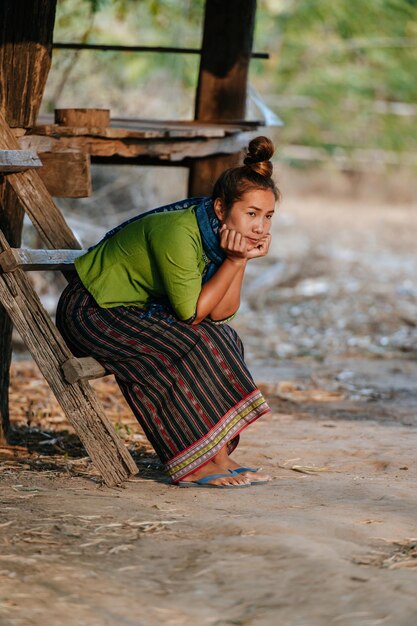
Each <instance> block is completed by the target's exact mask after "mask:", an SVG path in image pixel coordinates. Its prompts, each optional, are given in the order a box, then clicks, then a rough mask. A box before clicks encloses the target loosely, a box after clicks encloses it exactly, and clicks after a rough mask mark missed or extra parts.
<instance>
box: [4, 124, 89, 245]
mask: <svg viewBox="0 0 417 626" xmlns="http://www.w3.org/2000/svg"><path fill="white" fill-rule="evenodd" d="M18 149H19V144H18V143H17V140H16V138H15V137H14V135H13V133H12V132H11V130H10V128H9V127H8V126H7V124H6V122H5V120H4V117H3V116H2V115H1V113H0V150H18ZM7 182H8V183H9V184H10V186H11V187H12V188H13V190H14V192H15V193H16V195H17V196H18V197H19V202H20V204H21V205H22V207H23V208H24V210H25V211H26V213H27V214H28V216H29V217H30V219H31V220H32V222H33V224H34V226H35V227H36V229H37V230H38V232H39V234H40V236H41V237H42V239H43V241H44V242H45V244H46V245H47V246H48V247H50V248H76V249H77V248H78V249H80V248H81V245H80V243H79V241H78V240H77V239H76V237H75V236H74V234H73V232H72V230H71V229H70V227H69V226H68V224H67V223H66V221H65V219H64V217H63V215H62V213H61V211H60V210H59V209H58V207H57V206H56V205H55V203H54V201H53V200H52V198H51V196H50V194H49V193H48V190H47V189H46V187H45V185H44V183H43V182H42V180H41V179H40V177H39V174H38V173H37V172H36V171H34V170H28V171H26V172H19V173H17V174H9V175H8V177H7Z"/></svg>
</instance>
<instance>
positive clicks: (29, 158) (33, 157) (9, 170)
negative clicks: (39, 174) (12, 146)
mask: <svg viewBox="0 0 417 626" xmlns="http://www.w3.org/2000/svg"><path fill="white" fill-rule="evenodd" d="M34 167H42V162H41V160H40V159H39V157H38V155H37V154H36V152H34V151H33V150H0V174H13V173H15V172H24V171H25V170H28V169H33V168H34Z"/></svg>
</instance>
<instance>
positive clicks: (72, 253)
mask: <svg viewBox="0 0 417 626" xmlns="http://www.w3.org/2000/svg"><path fill="white" fill-rule="evenodd" d="M85 252H86V250H31V249H29V248H8V249H7V250H4V252H2V253H0V267H1V268H2V270H3V272H13V271H14V270H15V269H17V268H18V267H20V268H21V269H22V270H24V271H31V270H48V271H52V270H61V271H65V270H71V269H73V267H74V261H75V259H76V258H77V257H79V256H82V255H83V254H85Z"/></svg>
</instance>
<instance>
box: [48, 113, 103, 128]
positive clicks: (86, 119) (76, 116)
mask: <svg viewBox="0 0 417 626" xmlns="http://www.w3.org/2000/svg"><path fill="white" fill-rule="evenodd" d="M54 115H55V124H59V125H61V126H86V127H89V126H96V127H104V126H109V124H110V109H55V112H54Z"/></svg>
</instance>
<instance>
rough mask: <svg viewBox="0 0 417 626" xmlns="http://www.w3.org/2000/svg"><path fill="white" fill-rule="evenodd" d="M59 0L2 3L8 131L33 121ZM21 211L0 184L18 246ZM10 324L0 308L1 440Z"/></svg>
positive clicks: (0, 60) (1, 85)
mask: <svg viewBox="0 0 417 626" xmlns="http://www.w3.org/2000/svg"><path fill="white" fill-rule="evenodd" d="M56 2H57V0H32V1H31V2H27V0H2V2H0V111H1V112H2V113H3V115H4V116H5V118H6V120H7V122H8V124H9V125H10V126H12V127H20V128H26V127H30V126H33V125H34V124H35V122H36V117H37V115H38V111H39V107H40V104H41V100H42V95H43V91H44V88H45V84H46V79H47V77H48V72H49V68H50V65H51V54H52V34H53V28H54V21H55V9H56ZM22 223H23V211H22V209H21V208H20V206H19V204H18V201H17V199H16V194H15V192H14V191H13V190H12V189H11V187H10V185H9V184H8V183H7V182H6V183H5V182H4V181H3V182H2V183H1V184H0V227H1V229H2V230H3V232H5V233H6V236H7V237H8V239H9V242H10V244H11V245H13V246H19V245H20V240H21V232H22ZM11 333H12V326H11V322H10V320H9V317H8V316H7V314H6V312H5V311H4V309H3V308H1V309H0V337H1V344H0V441H1V440H2V439H3V441H4V438H5V434H6V432H7V430H8V424H9V417H8V415H9V413H8V389H9V367H10V359H11Z"/></svg>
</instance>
